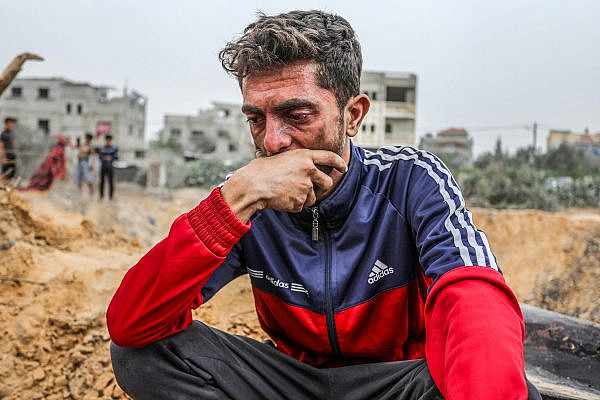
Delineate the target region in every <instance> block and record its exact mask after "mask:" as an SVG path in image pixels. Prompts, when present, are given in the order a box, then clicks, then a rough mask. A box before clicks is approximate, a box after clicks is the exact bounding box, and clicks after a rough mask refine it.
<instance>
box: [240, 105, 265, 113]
mask: <svg viewBox="0 0 600 400" xmlns="http://www.w3.org/2000/svg"><path fill="white" fill-rule="evenodd" d="M242 112H243V113H244V114H259V115H264V112H263V111H262V110H261V109H260V108H258V107H255V106H252V105H250V104H244V105H243V106H242Z"/></svg>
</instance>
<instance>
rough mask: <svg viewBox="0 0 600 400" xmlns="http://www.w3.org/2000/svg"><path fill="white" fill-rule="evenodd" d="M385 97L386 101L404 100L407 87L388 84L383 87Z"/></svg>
mask: <svg viewBox="0 0 600 400" xmlns="http://www.w3.org/2000/svg"><path fill="white" fill-rule="evenodd" d="M385 91H386V93H385V99H386V100H387V101H400V102H403V103H404V102H406V98H407V93H408V89H407V88H403V87H395V86H388V87H386V88H385Z"/></svg>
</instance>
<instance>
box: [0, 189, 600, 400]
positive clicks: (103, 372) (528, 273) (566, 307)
mask: <svg viewBox="0 0 600 400" xmlns="http://www.w3.org/2000/svg"><path fill="white" fill-rule="evenodd" d="M119 189H121V190H120V191H118V192H117V194H118V201H117V202H115V203H113V204H107V203H102V204H100V203H96V202H94V201H90V200H81V199H78V198H77V195H76V193H72V192H69V191H68V190H66V189H65V188H64V187H63V188H61V187H60V186H58V187H57V188H53V191H52V192H51V193H49V194H44V195H40V194H36V193H23V194H15V193H13V194H12V197H11V198H10V199H9V198H8V196H7V195H6V193H3V192H0V333H1V334H2V335H3V337H4V340H2V341H0V398H2V399H11V400H13V399H41V398H46V399H109V398H113V399H121V398H126V396H125V395H124V394H123V393H122V392H121V390H120V389H119V388H118V387H117V385H116V383H115V381H114V377H113V375H112V370H111V366H110V360H109V355H108V345H109V337H108V334H107V331H106V327H105V311H106V307H107V304H108V302H109V300H110V297H111V296H112V294H113V292H114V291H115V290H116V288H117V286H118V284H119V282H120V280H121V278H122V277H123V275H124V273H125V272H126V270H127V269H128V268H129V267H131V266H132V265H133V264H135V262H136V261H137V260H138V259H139V258H140V257H141V256H142V255H143V254H144V253H145V252H146V251H147V249H148V248H150V247H151V246H152V244H154V243H156V242H157V241H158V240H160V239H161V238H162V237H163V236H164V235H165V234H166V232H167V231H168V228H169V226H170V223H171V221H172V220H173V219H174V218H175V217H176V216H177V215H179V214H180V213H182V212H185V211H187V210H189V209H190V208H192V207H193V206H194V205H195V204H196V203H197V202H198V200H200V199H201V198H203V197H204V196H205V195H206V192H203V191H199V190H184V191H179V192H176V193H171V194H169V193H162V194H154V195H153V194H148V193H144V192H139V191H137V190H134V189H131V188H129V189H127V188H125V189H123V188H122V187H120V188H119ZM474 214H475V222H476V224H478V225H479V226H480V227H481V228H482V229H484V230H485V231H486V233H487V234H488V237H489V239H490V242H491V244H492V248H493V250H494V251H495V253H496V254H497V256H498V259H499V263H500V265H501V267H502V268H503V270H504V272H505V276H506V278H507V280H508V282H509V284H510V285H511V286H512V287H513V288H514V290H515V292H516V293H517V296H518V297H519V299H520V300H521V301H526V302H528V303H531V304H534V305H538V306H542V307H546V308H549V309H552V310H556V311H559V312H564V313H567V314H570V315H575V316H579V317H583V318H588V319H592V320H595V321H596V322H600V303H599V300H598V299H597V295H596V296H594V293H596V288H597V287H598V284H599V283H600V281H599V269H600V250H599V249H600V245H599V244H600V212H597V211H589V212H581V211H578V212H567V213H557V214H550V213H544V212H538V211H496V210H485V209H478V210H475V211H474ZM195 318H198V319H202V320H204V321H205V322H207V323H209V324H211V325H213V326H216V327H218V328H220V329H224V330H227V331H229V332H232V333H237V334H244V335H248V336H252V337H255V338H261V339H262V338H265V337H266V336H265V335H264V333H263V332H262V331H261V330H260V327H259V325H258V322H257V320H256V315H255V313H254V302H253V299H252V293H251V290H250V287H249V283H248V279H247V278H240V279H237V280H236V281H234V282H232V283H231V284H230V285H228V286H227V287H226V288H225V289H223V290H222V291H221V292H219V294H218V295H217V296H215V298H214V299H212V300H211V301H210V302H209V303H208V304H206V305H205V306H203V307H201V308H200V310H197V311H196V312H195Z"/></svg>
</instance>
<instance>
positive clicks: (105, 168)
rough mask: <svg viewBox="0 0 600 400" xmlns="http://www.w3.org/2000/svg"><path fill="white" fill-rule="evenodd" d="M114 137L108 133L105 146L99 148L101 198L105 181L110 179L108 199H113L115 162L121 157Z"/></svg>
mask: <svg viewBox="0 0 600 400" xmlns="http://www.w3.org/2000/svg"><path fill="white" fill-rule="evenodd" d="M112 139H113V137H112V136H111V135H106V137H105V138H104V146H102V147H100V148H98V150H97V152H98V158H99V159H100V200H102V198H103V197H104V182H105V181H108V199H109V200H112V198H113V193H114V183H113V171H114V166H113V163H114V162H115V161H116V160H118V159H119V155H118V149H117V148H116V147H115V146H113V145H112Z"/></svg>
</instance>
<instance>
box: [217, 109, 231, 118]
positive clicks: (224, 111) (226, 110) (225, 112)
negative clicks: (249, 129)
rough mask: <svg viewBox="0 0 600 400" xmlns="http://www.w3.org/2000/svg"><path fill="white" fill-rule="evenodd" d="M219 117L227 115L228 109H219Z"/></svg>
mask: <svg viewBox="0 0 600 400" xmlns="http://www.w3.org/2000/svg"><path fill="white" fill-rule="evenodd" d="M219 117H221V118H227V117H229V110H228V109H226V108H225V109H223V110H219Z"/></svg>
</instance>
